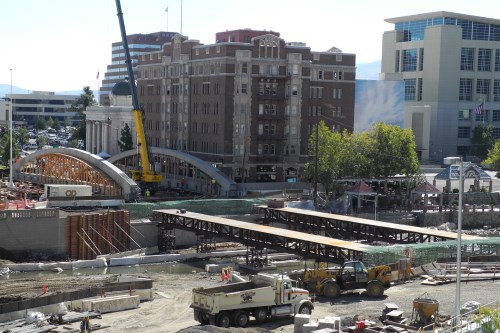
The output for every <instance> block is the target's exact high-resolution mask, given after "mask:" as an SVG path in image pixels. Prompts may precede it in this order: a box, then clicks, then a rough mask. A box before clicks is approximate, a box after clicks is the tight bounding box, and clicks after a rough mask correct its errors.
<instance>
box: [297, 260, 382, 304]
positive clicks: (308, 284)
mask: <svg viewBox="0 0 500 333" xmlns="http://www.w3.org/2000/svg"><path fill="white" fill-rule="evenodd" d="M290 275H291V276H292V277H293V278H296V279H297V280H298V281H299V285H300V286H301V287H303V288H305V289H307V290H309V291H310V292H312V293H315V294H316V295H319V296H326V297H329V298H335V297H338V296H339V295H340V294H341V292H342V291H345V290H354V289H366V291H367V292H368V295H369V296H370V297H380V296H382V295H383V294H384V289H387V288H389V287H390V286H391V267H390V266H387V265H380V266H375V267H370V268H366V266H365V265H364V264H363V262H361V261H358V260H353V261H347V262H345V263H344V264H343V265H342V266H339V267H319V268H309V269H305V270H303V271H300V272H293V273H290Z"/></svg>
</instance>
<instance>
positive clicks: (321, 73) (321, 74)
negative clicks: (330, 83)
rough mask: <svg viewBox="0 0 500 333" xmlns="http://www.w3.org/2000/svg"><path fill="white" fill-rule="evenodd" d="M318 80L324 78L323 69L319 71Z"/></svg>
mask: <svg viewBox="0 0 500 333" xmlns="http://www.w3.org/2000/svg"><path fill="white" fill-rule="evenodd" d="M318 80H323V71H318Z"/></svg>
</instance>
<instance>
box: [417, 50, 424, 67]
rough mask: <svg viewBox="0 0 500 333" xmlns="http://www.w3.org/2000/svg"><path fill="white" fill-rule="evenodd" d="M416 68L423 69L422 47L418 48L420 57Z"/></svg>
mask: <svg viewBox="0 0 500 333" xmlns="http://www.w3.org/2000/svg"><path fill="white" fill-rule="evenodd" d="M418 70H419V71H423V70H424V49H423V48H421V49H420V57H419V61H418Z"/></svg>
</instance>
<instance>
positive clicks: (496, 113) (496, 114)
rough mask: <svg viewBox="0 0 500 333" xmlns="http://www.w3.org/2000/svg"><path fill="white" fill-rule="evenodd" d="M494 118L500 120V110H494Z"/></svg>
mask: <svg viewBox="0 0 500 333" xmlns="http://www.w3.org/2000/svg"><path fill="white" fill-rule="evenodd" d="M492 120H493V121H500V110H493V114H492Z"/></svg>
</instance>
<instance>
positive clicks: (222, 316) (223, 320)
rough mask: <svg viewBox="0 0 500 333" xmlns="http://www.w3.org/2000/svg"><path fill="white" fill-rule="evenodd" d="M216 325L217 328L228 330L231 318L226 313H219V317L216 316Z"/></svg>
mask: <svg viewBox="0 0 500 333" xmlns="http://www.w3.org/2000/svg"><path fill="white" fill-rule="evenodd" d="M216 323H217V326H219V327H224V328H228V327H229V325H230V324H231V317H229V313H227V312H221V313H219V315H218V316H217V320H216Z"/></svg>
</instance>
